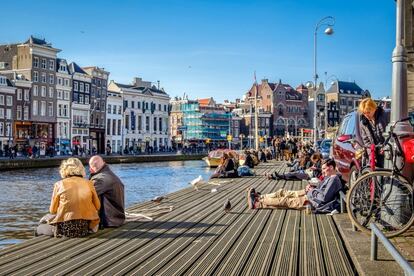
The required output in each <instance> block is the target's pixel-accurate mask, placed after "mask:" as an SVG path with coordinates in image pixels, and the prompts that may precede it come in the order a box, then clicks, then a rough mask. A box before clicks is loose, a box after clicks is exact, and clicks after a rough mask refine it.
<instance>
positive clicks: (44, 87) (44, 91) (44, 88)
mask: <svg viewBox="0 0 414 276" xmlns="http://www.w3.org/2000/svg"><path fill="white" fill-rule="evenodd" d="M41 89H42V97H46V86H42V87H41Z"/></svg>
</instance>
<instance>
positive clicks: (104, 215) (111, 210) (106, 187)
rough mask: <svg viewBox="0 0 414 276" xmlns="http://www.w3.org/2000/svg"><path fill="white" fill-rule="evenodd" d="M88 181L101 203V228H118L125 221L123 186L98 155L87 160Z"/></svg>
mask: <svg viewBox="0 0 414 276" xmlns="http://www.w3.org/2000/svg"><path fill="white" fill-rule="evenodd" d="M89 170H90V172H91V177H90V179H91V180H92V181H93V184H94V186H95V190H96V193H97V194H98V196H99V199H100V201H101V208H100V210H99V218H100V220H101V223H100V225H101V227H118V226H121V225H122V224H123V223H124V221H125V211H124V209H125V204H124V184H122V181H121V180H120V179H119V178H118V177H117V176H116V175H115V174H114V173H113V172H112V171H111V169H110V168H109V167H108V165H106V164H105V162H104V160H103V159H102V157H100V156H99V155H95V156H93V157H92V158H91V159H90V160H89Z"/></svg>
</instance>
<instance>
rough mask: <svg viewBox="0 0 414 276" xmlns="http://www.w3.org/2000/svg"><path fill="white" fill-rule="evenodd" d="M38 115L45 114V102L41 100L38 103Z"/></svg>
mask: <svg viewBox="0 0 414 276" xmlns="http://www.w3.org/2000/svg"><path fill="white" fill-rule="evenodd" d="M40 116H46V102H45V101H42V102H41V105H40Z"/></svg>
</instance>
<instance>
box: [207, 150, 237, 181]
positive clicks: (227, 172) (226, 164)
mask: <svg viewBox="0 0 414 276" xmlns="http://www.w3.org/2000/svg"><path fill="white" fill-rule="evenodd" d="M230 177H238V174H237V167H236V164H235V163H234V160H233V159H232V158H230V156H229V155H228V154H227V153H226V152H223V157H221V160H220V165H219V166H218V167H217V169H216V170H215V172H214V173H213V174H212V175H211V177H210V178H230Z"/></svg>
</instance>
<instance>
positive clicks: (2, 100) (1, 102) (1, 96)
mask: <svg viewBox="0 0 414 276" xmlns="http://www.w3.org/2000/svg"><path fill="white" fill-rule="evenodd" d="M0 104H1V105H4V95H0Z"/></svg>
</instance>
